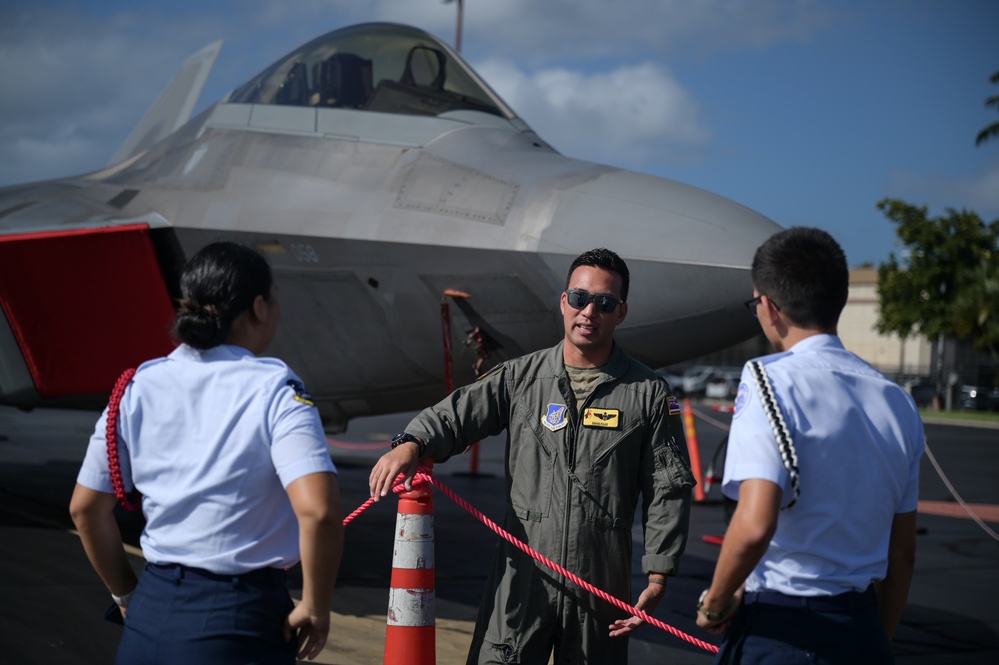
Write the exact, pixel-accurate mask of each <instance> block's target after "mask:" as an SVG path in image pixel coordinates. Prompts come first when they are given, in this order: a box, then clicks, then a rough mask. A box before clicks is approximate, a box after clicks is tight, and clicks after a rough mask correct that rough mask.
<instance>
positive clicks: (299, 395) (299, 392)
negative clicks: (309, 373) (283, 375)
mask: <svg viewBox="0 0 999 665" xmlns="http://www.w3.org/2000/svg"><path fill="white" fill-rule="evenodd" d="M286 385H288V386H291V389H292V390H294V391H295V394H294V395H293V397H294V398H295V401H296V402H301V403H302V404H305V405H306V406H315V405H316V404H315V402H313V401H312V395H310V394H309V391H308V390H306V389H305V385H304V384H303V383H302V382H301V381H296V380H295V379H288V383H287V384H286Z"/></svg>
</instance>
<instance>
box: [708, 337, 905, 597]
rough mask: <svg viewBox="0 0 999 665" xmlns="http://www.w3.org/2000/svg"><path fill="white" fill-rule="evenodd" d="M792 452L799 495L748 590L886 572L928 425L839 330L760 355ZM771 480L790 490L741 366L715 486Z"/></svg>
mask: <svg viewBox="0 0 999 665" xmlns="http://www.w3.org/2000/svg"><path fill="white" fill-rule="evenodd" d="M760 360H762V362H763V364H764V366H765V368H766V371H767V375H768V376H769V377H770V383H771V385H772V386H773V389H774V392H775V394H776V397H777V402H778V404H779V405H780V409H781V412H782V413H783V415H784V419H785V421H786V423H787V426H788V429H789V431H790V433H791V437H792V439H793V441H794V446H795V449H796V451H797V456H798V471H799V479H800V487H801V495H800V497H799V498H798V502H797V503H796V504H795V505H794V506H793V507H791V508H790V509H788V510H784V511H781V513H780V515H779V517H778V522H777V531H776V533H775V534H774V536H773V539H772V540H771V542H770V546H769V547H768V549H767V551H766V553H765V554H764V555H763V559H762V560H761V561H760V563H759V565H757V566H756V568H755V569H754V570H753V572H752V573H751V574H750V576H749V578H748V579H747V581H746V590H747V591H762V590H771V591H779V592H781V593H785V594H789V595H794V596H821V595H834V594H838V593H843V592H845V591H853V590H857V591H862V590H864V589H866V588H867V586H868V585H869V584H870V583H871V582H872V581H873V580H876V579H883V578H884V575H885V571H886V570H887V557H888V539H889V534H890V530H891V523H892V519H893V517H894V515H895V514H896V513H906V512H911V511H913V510H915V509H916V503H917V500H918V491H919V459H920V457H921V456H922V453H923V447H924V439H923V423H922V420H921V419H920V417H919V412H918V411H917V409H916V405H915V403H914V402H913V400H912V398H911V397H910V396H909V394H908V393H906V392H905V391H904V390H902V388H900V387H899V386H898V385H897V384H895V383H893V382H891V381H889V380H888V379H886V378H885V377H884V376H882V375H881V374H880V373H879V372H878V371H877V370H875V369H874V368H872V367H871V366H870V365H868V364H867V363H865V362H864V361H863V360H861V359H860V358H858V357H857V356H855V355H854V354H852V353H850V352H848V351H846V350H845V349H844V348H843V345H842V343H841V342H840V340H839V338H838V337H835V336H833V335H815V336H812V337H808V338H806V339H804V340H802V341H801V342H798V343H797V344H795V345H794V347H793V348H792V349H790V350H789V351H787V352H784V353H778V354H774V355H770V356H766V357H764V358H761V359H760ZM748 479H763V480H769V481H771V482H773V483H775V484H777V485H778V486H780V487H781V488H782V489H783V497H782V500H781V506H786V505H787V504H788V503H789V502H790V501H791V499H792V497H793V492H792V489H791V481H790V476H789V474H788V472H787V470H786V469H785V467H784V464H783V462H782V461H781V456H780V452H779V450H778V448H777V442H776V439H775V438H774V434H773V430H772V429H771V427H770V422H769V420H768V419H767V416H766V413H765V412H764V410H763V406H762V404H761V401H760V395H759V391H758V389H757V387H756V382H755V380H754V379H753V376H752V374H750V372H749V368H748V367H746V368H744V369H743V372H742V382H741V385H740V386H739V394H738V397H737V398H736V410H735V415H734V417H733V420H732V430H731V432H730V433H729V440H728V451H727V455H726V459H725V475H724V479H723V481H722V492H724V494H725V495H726V496H728V497H730V498H733V499H738V496H739V483H740V482H741V481H743V480H748Z"/></svg>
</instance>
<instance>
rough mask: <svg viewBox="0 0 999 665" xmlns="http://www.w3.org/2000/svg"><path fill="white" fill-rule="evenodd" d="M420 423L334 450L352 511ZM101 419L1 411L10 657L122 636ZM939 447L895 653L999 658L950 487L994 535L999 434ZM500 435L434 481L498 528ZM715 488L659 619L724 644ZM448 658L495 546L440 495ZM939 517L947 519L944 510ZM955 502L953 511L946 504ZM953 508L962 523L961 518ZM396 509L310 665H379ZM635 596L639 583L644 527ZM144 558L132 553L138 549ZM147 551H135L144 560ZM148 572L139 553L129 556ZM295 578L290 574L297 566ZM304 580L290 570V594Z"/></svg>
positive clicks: (712, 433) (705, 460)
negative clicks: (109, 614) (715, 587)
mask: <svg viewBox="0 0 999 665" xmlns="http://www.w3.org/2000/svg"><path fill="white" fill-rule="evenodd" d="M695 412H696V415H697V418H696V420H695V422H696V433H697V438H698V450H699V451H700V457H701V464H702V469H704V470H707V467H708V465H709V462H710V460H711V457H712V455H713V453H714V451H715V449H716V447H717V445H718V443H719V442H720V441H721V439H722V437H723V436H724V430H725V428H727V426H728V423H729V421H730V417H729V416H728V415H727V414H725V413H723V412H715V411H712V410H710V408H709V407H708V406H707V405H697V406H695ZM410 415H411V414H401V415H396V416H385V417H379V418H368V419H362V420H358V421H355V422H353V423H351V428H350V430H349V431H348V432H347V433H345V434H343V435H340V436H337V437H335V440H331V445H330V452H331V455H332V457H333V459H334V460H335V462H336V463H337V466H338V468H339V479H340V486H341V494H342V496H343V502H344V507H345V511H346V512H350V511H352V510H353V509H354V508H356V507H358V506H360V505H361V504H362V503H363V502H364V501H365V500H366V499H367V497H368V491H367V477H368V472H369V470H370V467H371V465H372V464H373V462H374V461H375V460H376V459H377V457H378V456H379V455H380V454H381V453H382V452H384V451H385V450H387V448H388V444H387V441H388V439H389V438H390V437H391V436H392V435H393V434H395V433H396V432H398V431H399V430H401V429H402V428H403V427H404V426H405V424H406V422H408V419H409V416H410ZM96 419H97V414H95V413H88V412H74V411H35V412H31V413H23V412H21V411H18V410H16V409H10V408H6V407H0V492H2V495H0V496H2V499H0V663H2V664H11V665H20V664H22V663H24V664H33V663H46V664H49V663H53V664H59V663H67V664H76V663H80V664H86V665H90V664H99V663H111V662H113V660H114V652H115V648H116V645H117V641H118V636H119V635H120V630H121V629H120V627H118V626H115V625H112V624H111V623H109V622H107V621H104V620H103V618H102V617H103V613H104V610H105V609H106V608H107V606H108V604H109V599H108V595H107V592H106V590H105V589H104V587H103V585H102V584H101V582H100V580H99V579H98V578H97V576H96V574H95V573H94V572H93V571H92V570H91V568H90V566H89V564H88V563H87V560H86V557H85V556H84V553H83V548H82V547H81V545H80V542H79V539H78V537H77V536H76V535H75V534H74V533H73V532H72V524H71V522H70V520H69V516H68V513H67V507H68V503H69V497H70V495H71V493H72V490H73V484H74V482H75V476H76V472H77V469H78V467H79V464H80V461H81V459H82V457H83V452H84V450H85V447H86V442H87V439H88V438H89V436H90V433H91V430H92V428H93V425H94V422H95V421H96ZM926 431H927V436H928V439H929V444H930V450H931V452H932V453H933V456H934V458H935V459H936V460H937V462H938V464H939V465H940V467H941V468H942V470H943V471H944V473H945V474H946V476H947V478H948V480H947V481H946V482H945V481H944V480H943V479H942V478H941V477H940V475H939V474H938V473H937V471H936V470H935V469H934V467H933V465H932V464H931V463H930V461H929V460H928V459H925V458H924V462H923V468H922V474H921V479H920V481H921V489H920V498H921V500H924V501H925V502H926V503H925V504H923V505H924V506H925V507H926V509H927V511H932V513H933V514H931V513H930V512H922V510H921V514H920V518H919V529H920V534H919V537H918V550H917V562H916V575H915V579H914V581H913V585H912V590H911V593H910V598H909V604H908V606H907V608H906V611H905V614H904V615H903V618H902V625H901V627H900V629H899V631H898V633H897V635H896V639H895V642H894V644H893V651H894V653H895V657H896V662H898V663H901V664H904V665H936V664H938V663H939V664H941V665H942V664H944V663H947V664H949V663H953V662H960V663H963V664H971V665H975V664H978V663H981V664H984V663H989V664H993V663H997V662H999V604H997V603H995V602H994V598H995V595H996V592H997V591H999V565H997V564H999V543H997V541H996V540H995V539H994V538H993V536H992V535H990V534H989V533H987V532H986V531H985V530H984V529H983V528H982V527H981V526H979V525H978V524H976V523H975V522H974V521H972V520H971V519H967V518H966V514H965V511H964V510H963V509H962V508H961V507H960V506H959V505H957V503H956V501H955V499H954V498H953V495H952V493H951V490H950V489H948V486H947V483H948V482H949V483H950V484H951V486H952V487H953V488H954V490H956V492H957V493H959V494H960V495H961V497H962V498H963V500H964V501H966V502H967V503H968V504H971V505H972V509H973V510H977V511H978V512H979V513H981V514H982V515H984V516H986V518H987V519H989V520H992V521H991V522H987V523H986V526H987V527H988V528H991V529H993V530H997V531H999V526H997V522H999V516H997V514H996V508H995V507H996V505H997V504H999V483H996V482H995V478H996V476H997V474H996V471H997V466H999V462H997V460H999V430H997V429H986V428H981V427H965V426H959V425H940V424H932V423H928V424H927V426H926ZM502 456H503V441H502V439H492V440H486V441H484V442H482V444H480V455H479V460H478V464H477V466H476V467H474V468H473V465H472V461H471V456H470V455H468V454H466V455H464V456H462V457H460V458H456V459H453V460H451V461H450V462H448V463H447V464H444V465H438V466H437V467H436V468H435V470H434V476H435V478H437V479H438V480H439V481H440V482H442V483H443V484H444V485H446V486H447V487H449V488H450V489H451V490H452V491H454V492H455V493H456V494H458V495H459V496H461V497H462V498H464V499H465V500H466V501H468V502H470V503H471V504H473V505H474V506H476V507H477V508H478V509H479V510H481V511H482V512H483V513H484V514H485V515H486V516H487V517H489V518H491V519H493V520H497V521H498V520H499V519H500V517H501V516H502V512H503V506H502V503H503V483H504V479H503V476H502V466H501V465H502ZM719 499H720V497H719V495H718V490H717V488H716V487H715V488H712V489H711V490H710V491H709V492H708V494H707V497H706V500H705V501H703V502H700V503H696V504H695V506H694V508H693V514H692V523H691V534H690V541H689V544H688V547H687V551H686V553H685V555H684V557H683V559H682V562H681V568H680V574H679V575H678V576H677V577H676V578H673V579H671V580H670V582H669V586H668V591H667V595H666V599H665V600H664V602H663V603H662V605H661V606H660V607H659V608H658V609H657V611H656V612H655V616H656V618H658V619H660V620H662V621H663V622H665V623H667V624H669V625H671V626H674V627H675V628H677V629H678V630H680V631H683V632H684V633H687V634H690V635H692V636H694V637H696V638H698V639H701V640H705V641H707V642H715V643H716V642H717V639H716V638H715V637H713V636H710V635H707V634H705V633H703V632H701V631H700V630H698V629H697V627H696V626H695V624H694V604H695V601H696V599H697V596H698V594H699V593H700V591H701V589H703V588H704V587H705V586H706V585H707V583H708V581H709V579H710V576H711V573H712V571H713V569H714V564H715V560H716V558H717V555H718V546H717V545H715V544H713V543H711V542H708V541H707V540H705V538H708V539H709V540H710V539H711V538H712V537H716V536H721V535H722V534H723V533H724V518H723V515H722V509H721V505H720V500H719ZM434 505H435V556H436V566H435V572H436V595H437V600H436V608H437V628H436V637H437V662H438V663H440V664H441V665H444V664H451V663H463V662H464V653H465V650H466V648H467V646H468V643H469V641H470V638H471V629H472V622H473V620H474V617H475V610H476V607H477V605H478V603H479V600H480V599H481V595H482V590H483V587H484V584H485V576H486V571H487V569H488V566H489V563H490V561H491V559H492V553H493V550H494V548H495V546H496V543H497V541H498V537H497V536H496V535H495V534H493V533H492V532H491V531H489V530H488V529H487V528H486V527H485V526H483V525H482V524H481V523H480V522H479V521H477V520H476V519H475V518H473V517H472V516H470V515H469V514H468V513H466V512H465V511H464V510H463V509H462V508H461V507H459V506H458V505H457V504H455V503H454V502H452V501H451V500H450V499H448V498H447V497H446V496H444V495H442V494H441V493H439V492H438V493H436V494H435V497H434ZM942 508H943V509H942ZM947 508H950V509H951V510H945V509H947ZM937 513H950V514H956V515H964V516H963V517H962V516H957V517H955V516H950V515H949V514H937ZM395 518H396V511H395V502H394V500H384V501H381V502H379V503H378V504H375V505H374V506H372V507H371V508H369V509H368V510H366V511H365V512H364V513H362V514H361V515H359V516H358V517H357V518H356V519H354V520H353V521H352V522H351V523H350V524H349V525H348V527H347V531H346V546H345V552H344V559H343V564H342V566H341V569H340V575H339V577H338V582H337V591H336V596H335V600H334V608H333V617H332V626H333V627H332V630H331V633H330V643H329V645H328V646H327V648H326V650H325V651H324V653H323V654H322V655H321V656H320V657H319V658H318V659H317V660H316V661H314V662H321V663H343V664H347V663H350V664H368V663H372V664H378V663H382V651H383V647H384V640H385V613H386V609H387V601H388V587H389V579H390V574H391V559H392V539H393V531H394V526H395ZM121 526H122V531H123V534H124V536H125V539H126V541H127V542H129V543H131V544H133V545H135V544H137V542H138V533H139V531H140V530H141V527H142V523H141V519H140V518H137V517H136V516H134V515H130V514H125V513H122V515H121ZM634 537H635V542H636V557H635V559H636V560H635V566H634V568H635V571H636V574H635V575H634V577H633V579H634V588H635V595H634V596H633V598H632V600H634V598H635V597H637V593H638V590H639V589H640V588H642V587H644V584H645V581H644V575H641V573H640V572H637V571H639V566H638V559H639V556H640V552H641V545H640V544H641V531H640V529H639V528H636V529H635V532H634ZM136 552H137V551H136ZM137 554H138V552H137ZM131 559H132V561H133V564H134V566H135V567H136V570H141V567H142V564H143V561H142V559H141V556H139V555H133V556H132V557H131ZM293 572H294V571H293ZM298 583H299V582H298V579H297V578H296V577H295V576H294V574H293V575H292V578H291V580H290V587H291V588H292V592H293V595H296V594H297V591H298V587H297V585H298ZM630 655H631V659H630V662H631V663H632V665H651V664H652V663H656V664H657V665H658V664H659V663H670V664H671V665H696V664H706V663H710V662H711V661H712V657H711V655H710V654H708V653H707V652H706V651H704V650H703V649H701V648H699V647H696V646H693V645H691V644H688V643H686V642H684V641H682V640H680V639H678V638H677V637H674V636H673V635H671V634H669V633H667V632H665V631H663V630H660V629H659V628H655V627H653V626H645V627H643V628H642V629H641V630H640V631H639V632H638V633H637V634H636V635H635V636H634V637H633V638H632V639H631V644H630Z"/></svg>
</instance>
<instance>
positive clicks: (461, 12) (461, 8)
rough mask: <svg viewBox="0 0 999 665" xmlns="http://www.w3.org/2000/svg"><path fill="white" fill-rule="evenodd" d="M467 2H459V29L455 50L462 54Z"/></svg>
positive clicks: (462, 0) (460, 0) (461, 0)
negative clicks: (462, 35) (462, 33)
mask: <svg viewBox="0 0 999 665" xmlns="http://www.w3.org/2000/svg"><path fill="white" fill-rule="evenodd" d="M464 14H465V0H458V27H457V28H455V33H454V34H455V36H454V50H455V51H457V52H458V53H461V24H462V22H463V20H464Z"/></svg>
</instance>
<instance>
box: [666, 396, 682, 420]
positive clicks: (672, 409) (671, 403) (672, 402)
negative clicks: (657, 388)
mask: <svg viewBox="0 0 999 665" xmlns="http://www.w3.org/2000/svg"><path fill="white" fill-rule="evenodd" d="M666 406H668V407H669V415H671V416H678V415H680V402H679V401H678V400H677V399H676V397H674V396H673V395H668V396H667V397H666Z"/></svg>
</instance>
